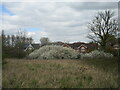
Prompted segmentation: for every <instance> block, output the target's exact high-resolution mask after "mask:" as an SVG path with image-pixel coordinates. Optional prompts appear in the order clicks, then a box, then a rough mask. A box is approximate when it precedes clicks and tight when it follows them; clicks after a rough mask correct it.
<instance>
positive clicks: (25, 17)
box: [0, 2, 117, 42]
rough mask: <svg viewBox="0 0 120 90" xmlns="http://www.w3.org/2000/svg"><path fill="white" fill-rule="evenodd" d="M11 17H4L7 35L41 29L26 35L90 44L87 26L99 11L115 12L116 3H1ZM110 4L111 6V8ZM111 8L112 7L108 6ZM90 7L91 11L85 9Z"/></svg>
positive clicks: (37, 40)
mask: <svg viewBox="0 0 120 90" xmlns="http://www.w3.org/2000/svg"><path fill="white" fill-rule="evenodd" d="M3 4H4V5H5V6H6V7H7V8H8V9H9V10H10V11H11V12H13V13H14V14H15V15H14V16H9V15H3V24H2V25H3V27H0V28H4V29H5V30H6V31H7V33H15V32H17V30H18V29H19V28H33V27H37V28H42V30H40V31H34V32H31V31H28V34H27V35H28V36H31V37H33V39H34V40H35V42H39V39H40V37H43V36H46V37H49V38H50V40H51V41H69V42H73V41H89V39H87V38H86V36H87V34H88V33H89V32H88V29H87V23H88V22H90V21H91V20H92V19H93V17H94V15H95V14H96V13H97V12H98V10H99V11H103V10H106V9H108V8H110V9H112V10H114V11H117V8H116V6H115V7H114V5H116V4H115V3H102V4H99V5H98V6H97V4H95V3H90V5H87V4H89V3H87V4H85V3H81V2H76V3H65V2H60V3H58V2H49V3H48V2H37V3H36V2H24V3H3ZM112 4H113V5H112ZM111 5H112V6H111ZM88 8H90V9H88Z"/></svg>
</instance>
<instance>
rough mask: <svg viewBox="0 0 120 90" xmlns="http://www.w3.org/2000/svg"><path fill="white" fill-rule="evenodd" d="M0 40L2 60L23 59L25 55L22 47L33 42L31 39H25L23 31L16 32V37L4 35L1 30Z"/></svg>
mask: <svg viewBox="0 0 120 90" xmlns="http://www.w3.org/2000/svg"><path fill="white" fill-rule="evenodd" d="M1 38H2V57H3V58H23V57H25V56H26V53H25V52H24V45H25V44H31V43H32V42H33V39H32V38H31V37H27V36H26V35H25V32H23V31H18V33H17V35H5V32H4V30H2V34H1Z"/></svg>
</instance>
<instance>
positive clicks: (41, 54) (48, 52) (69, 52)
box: [28, 45, 80, 59]
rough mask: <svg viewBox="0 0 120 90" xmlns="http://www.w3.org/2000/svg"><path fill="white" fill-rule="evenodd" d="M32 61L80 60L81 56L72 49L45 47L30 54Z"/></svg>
mask: <svg viewBox="0 0 120 90" xmlns="http://www.w3.org/2000/svg"><path fill="white" fill-rule="evenodd" d="M28 58H30V59H78V58H80V54H79V53H78V52H77V51H75V50H74V49H72V48H67V47H63V46H57V45H47V46H43V47H41V48H40V49H38V50H35V51H34V52H32V53H30V54H29V56H28Z"/></svg>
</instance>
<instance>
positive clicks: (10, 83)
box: [3, 59, 118, 88]
mask: <svg viewBox="0 0 120 90" xmlns="http://www.w3.org/2000/svg"><path fill="white" fill-rule="evenodd" d="M6 62H7V63H6V64H5V65H4V66H3V87H4V88H116V87H118V84H117V78H118V74H117V62H116V60H104V64H103V60H101V61H100V60H91V61H90V60H89V61H88V60H84V61H82V60H20V59H18V60H17V59H15V60H14V59H7V60H6ZM93 62H94V63H93ZM95 62H96V63H98V62H99V64H98V65H97V64H96V63H95ZM111 64H112V65H111ZM106 65H107V66H106ZM105 67H106V68H105Z"/></svg>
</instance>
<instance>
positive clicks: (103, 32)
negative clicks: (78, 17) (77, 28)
mask: <svg viewBox="0 0 120 90" xmlns="http://www.w3.org/2000/svg"><path fill="white" fill-rule="evenodd" d="M114 15H115V14H114V12H112V11H110V10H106V11H104V12H98V14H97V16H95V18H94V19H93V21H92V22H91V23H88V29H89V30H90V32H91V34H88V38H89V39H92V40H93V41H95V42H97V43H98V44H100V46H101V47H102V49H105V48H106V45H107V43H108V42H110V41H111V40H112V39H113V38H114V36H115V35H116V32H117V31H118V20H117V19H115V18H114Z"/></svg>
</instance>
